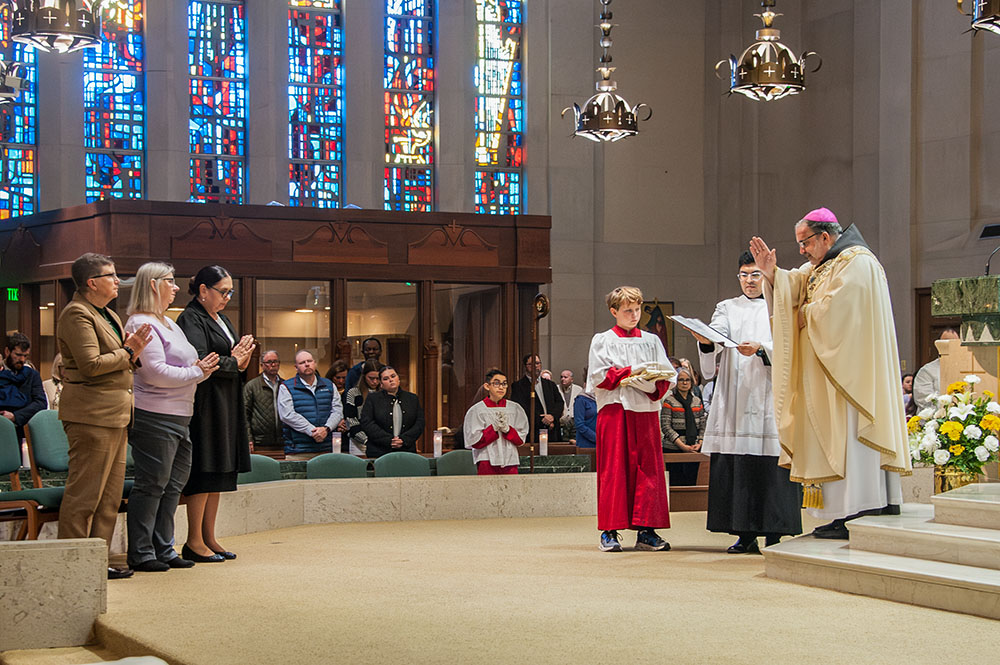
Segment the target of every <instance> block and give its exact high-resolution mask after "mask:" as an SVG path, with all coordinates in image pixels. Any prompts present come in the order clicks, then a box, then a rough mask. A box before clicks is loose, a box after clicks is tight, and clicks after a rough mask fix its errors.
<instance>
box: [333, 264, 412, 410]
mask: <svg viewBox="0 0 1000 665" xmlns="http://www.w3.org/2000/svg"><path fill="white" fill-rule="evenodd" d="M418 325H419V322H418V319H417V285H416V284H414V283H412V282H348V283H347V339H348V341H349V342H350V344H351V365H352V366H353V365H355V364H356V363H359V362H361V361H362V360H363V359H364V358H363V356H362V354H361V344H362V342H364V340H365V339H367V338H368V337H374V338H376V339H377V340H378V341H379V342H380V343H381V345H382V357H381V360H382V362H383V363H385V364H391V365H392V366H393V367H395V368H396V371H397V372H398V373H399V380H400V385H402V386H403V388H405V389H406V390H409V391H410V392H418V390H419V386H418V384H417V365H418V362H419V360H420V353H419V349H418V347H417V327H418ZM420 400H421V403H422V404H424V409H425V410H426V409H427V406H426V403H427V400H426V399H425V397H424V396H423V395H420Z"/></svg>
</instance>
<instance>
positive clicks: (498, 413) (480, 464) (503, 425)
mask: <svg viewBox="0 0 1000 665" xmlns="http://www.w3.org/2000/svg"><path fill="white" fill-rule="evenodd" d="M483 388H484V390H485V391H486V393H487V396H486V397H485V398H484V399H483V401H481V402H476V403H475V404H473V405H472V408H471V409H469V410H468V412H466V414H465V425H464V427H463V430H464V434H465V445H466V446H468V447H470V448H472V459H473V460H475V462H476V470H477V471H478V472H479V475H480V476H492V475H499V474H517V466H518V463H519V462H520V456H519V455H518V452H517V447H518V446H520V445H521V444H523V443H524V440H525V438H526V437H527V436H528V416H527V415H526V414H525V413H524V409H522V408H521V405H520V404H518V403H517V402H514V401H512V400H508V399H505V398H506V396H507V377H506V376H504V373H503V372H501V371H500V370H498V369H491V370H490V371H489V372H487V373H486V383H484V384H483Z"/></svg>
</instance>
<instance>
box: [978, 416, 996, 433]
mask: <svg viewBox="0 0 1000 665" xmlns="http://www.w3.org/2000/svg"><path fill="white" fill-rule="evenodd" d="M979 426H980V427H982V428H983V429H989V430H993V431H994V432H996V431H997V430H1000V416H995V415H993V414H992V413H988V414H986V415H985V416H983V419H982V420H980V421H979Z"/></svg>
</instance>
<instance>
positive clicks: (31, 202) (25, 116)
mask: <svg viewBox="0 0 1000 665" xmlns="http://www.w3.org/2000/svg"><path fill="white" fill-rule="evenodd" d="M11 13H12V12H11V9H10V5H9V4H7V3H4V4H0V59H2V60H3V62H4V64H7V63H11V62H20V63H23V67H20V68H18V69H17V70H16V71H17V75H18V76H21V77H22V78H24V80H25V85H24V89H23V90H21V92H20V94H19V95H18V96H17V97H15V98H14V99H12V100H11V101H9V102H7V103H5V104H0V220H4V219H10V218H11V217H18V216H20V215H30V214H32V213H34V212H36V201H35V194H36V191H37V182H36V179H35V178H36V176H35V173H36V171H37V169H36V166H37V164H36V161H35V160H36V155H37V151H36V148H35V146H36V143H37V135H36V132H37V122H38V120H37V106H36V99H35V91H36V87H35V85H36V82H37V76H38V72H37V69H36V67H35V51H34V49H31V48H26V47H25V45H24V44H19V43H17V42H15V41H14V40H12V39H11V38H10V19H11Z"/></svg>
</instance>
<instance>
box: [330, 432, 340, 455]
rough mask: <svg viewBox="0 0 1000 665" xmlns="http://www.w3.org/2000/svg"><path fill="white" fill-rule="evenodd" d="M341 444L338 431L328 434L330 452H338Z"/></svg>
mask: <svg viewBox="0 0 1000 665" xmlns="http://www.w3.org/2000/svg"><path fill="white" fill-rule="evenodd" d="M340 446H341V438H340V432H334V433H333V434H331V435H330V449H331V452H335V453H339V452H340V450H341V449H340Z"/></svg>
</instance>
